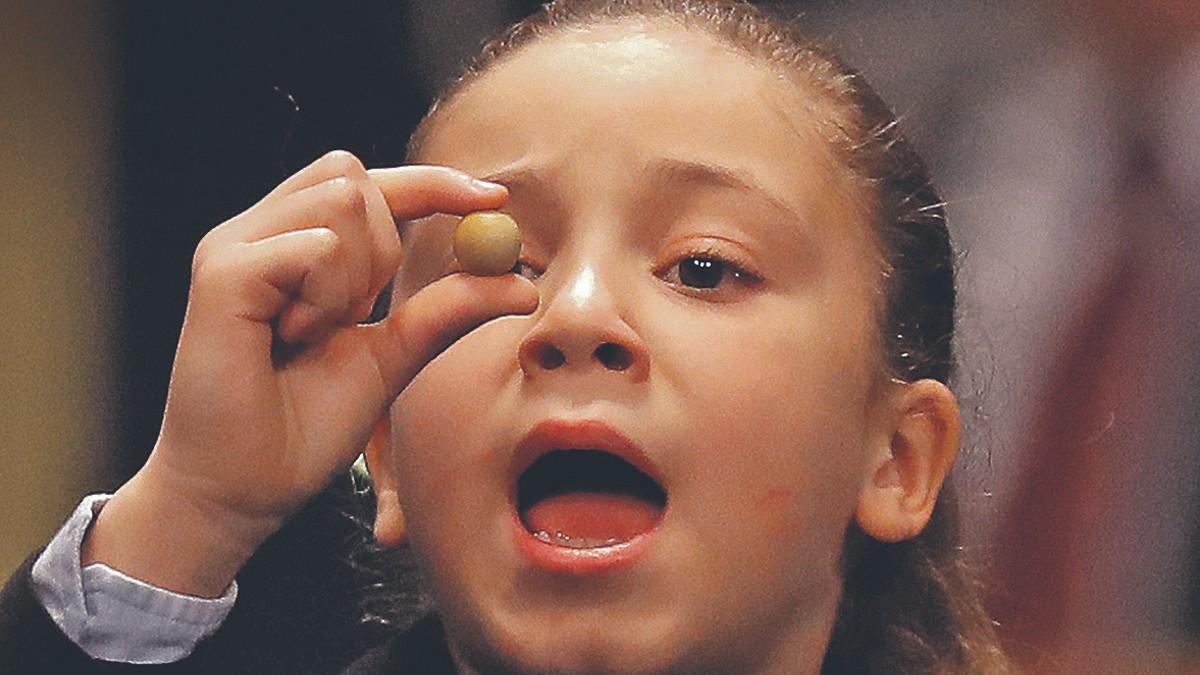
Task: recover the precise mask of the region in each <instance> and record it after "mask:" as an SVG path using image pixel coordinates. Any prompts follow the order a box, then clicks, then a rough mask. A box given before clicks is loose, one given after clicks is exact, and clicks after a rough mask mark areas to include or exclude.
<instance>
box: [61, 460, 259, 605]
mask: <svg viewBox="0 0 1200 675" xmlns="http://www.w3.org/2000/svg"><path fill="white" fill-rule="evenodd" d="M277 527H278V525H277V524H273V523H265V522H249V521H246V522H242V521H241V520H240V519H239V518H238V517H236V516H235V515H233V514H230V513H228V512H227V511H224V510H223V509H221V508H219V507H216V506H214V505H211V504H195V503H192V502H191V501H190V500H188V499H184V498H181V497H180V495H179V494H178V492H177V491H175V490H172V489H170V488H169V487H167V486H162V485H158V484H156V483H155V482H154V481H152V480H150V479H148V477H147V476H146V475H145V470H144V469H143V471H142V472H139V473H138V474H137V475H135V476H134V477H133V478H132V479H130V481H129V482H128V483H126V484H125V485H123V486H122V487H121V488H120V489H119V490H117V492H116V494H114V495H113V497H112V499H110V500H109V501H108V503H107V504H105V506H104V508H103V509H102V510H101V511H100V513H99V514H98V515H97V516H96V519H95V520H94V521H93V522H92V525H91V528H90V529H89V531H88V533H87V536H86V537H85V539H84V542H83V549H82V551H81V562H82V564H83V565H88V564H90V563H94V562H100V563H104V564H105V565H108V566H109V567H112V568H113V569H116V570H119V571H120V572H122V573H124V574H127V575H129V576H131V577H134V578H135V579H139V580H141V581H144V582H146V583H148V584H151V585H154V586H157V587H159V588H164V589H166V590H169V591H174V592H176V593H182V594H184V595H191V596H196V597H203V598H216V597H219V596H221V595H222V594H223V593H224V592H225V590H226V589H227V588H228V587H229V584H230V583H232V581H233V579H234V577H235V576H236V575H237V572H238V570H240V569H241V567H242V565H243V564H244V563H245V562H246V560H248V559H249V558H250V556H251V555H253V553H254V551H255V549H257V547H258V546H259V544H261V543H262V542H263V541H264V540H265V539H266V538H267V537H269V536H270V534H271V533H272V532H274V530H275V529H276V528H277Z"/></svg>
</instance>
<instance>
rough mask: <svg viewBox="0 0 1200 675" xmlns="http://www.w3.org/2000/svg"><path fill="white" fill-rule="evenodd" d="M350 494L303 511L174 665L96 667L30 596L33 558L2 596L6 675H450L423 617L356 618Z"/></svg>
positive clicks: (0, 633)
mask: <svg viewBox="0 0 1200 675" xmlns="http://www.w3.org/2000/svg"><path fill="white" fill-rule="evenodd" d="M345 487H346V486H339V489H331V490H330V491H328V492H326V493H325V494H323V495H321V496H320V497H318V498H317V499H315V500H314V501H313V503H311V504H310V505H309V506H308V507H306V508H305V509H304V510H303V511H302V512H301V513H300V514H299V515H298V516H297V517H296V518H294V519H293V520H292V521H291V522H290V523H289V524H288V525H287V526H285V527H284V528H283V529H281V530H280V531H279V532H278V533H277V534H276V535H275V536H274V537H272V538H271V539H270V540H269V541H268V542H267V543H266V544H264V545H263V546H262V548H260V549H259V551H258V552H257V553H256V554H255V555H254V557H253V558H251V560H250V561H249V562H248V563H247V565H246V566H245V567H244V568H243V570H242V571H241V573H240V574H239V575H238V600H237V603H236V604H235V605H234V608H233V610H232V611H231V612H230V613H229V616H228V617H227V618H226V620H225V623H223V624H222V625H221V628H220V629H219V630H218V631H217V632H216V633H215V634H214V635H213V636H211V637H210V638H208V639H207V640H205V641H203V642H202V643H200V645H198V646H197V648H196V650H195V652H193V653H192V655H191V656H189V657H188V658H186V659H184V660H183V661H180V662H178V663H174V664H169V665H158V666H133V665H128V664H116V663H107V662H100V661H93V660H92V659H90V658H89V657H88V656H87V655H86V654H85V653H84V652H83V651H82V650H80V649H79V648H78V647H76V646H75V645H74V643H72V642H71V641H70V640H69V639H68V638H67V637H66V636H65V635H63V633H62V632H61V631H60V630H59V629H58V626H57V625H55V623H54V622H53V621H52V620H51V619H50V617H49V615H47V614H46V612H45V610H44V609H43V608H42V606H41V604H40V603H39V602H38V600H37V598H36V597H35V596H34V594H33V590H32V587H31V583H30V582H31V577H30V574H31V570H32V567H33V563H34V561H35V560H36V559H37V555H38V554H37V553H35V554H34V555H31V556H30V557H29V558H28V559H27V560H26V561H25V562H24V563H23V564H22V565H21V567H20V568H18V569H17V571H16V572H15V573H14V574H13V576H12V577H11V578H10V579H9V580H8V582H7V584H5V586H4V589H3V591H0V673H3V674H4V675H25V674H26V673H47V674H50V673H53V674H54V675H60V674H68V673H71V674H73V673H127V672H133V673H171V674H174V673H221V674H225V673H256V674H271V673H281V674H282V673H288V674H300V673H312V674H336V673H342V672H346V673H354V674H356V675H373V674H376V673H380V674H382V673H387V674H389V675H395V674H399V673H448V672H453V669H452V667H451V664H450V661H449V657H448V655H447V652H446V647H445V638H444V635H443V633H442V630H441V626H440V624H439V623H438V622H437V620H436V619H434V618H432V617H427V618H425V619H422V620H420V621H418V622H417V623H415V624H414V625H413V626H412V627H410V628H409V629H408V630H407V631H404V632H403V633H401V634H398V635H397V634H396V632H395V631H393V630H389V629H386V628H381V627H378V626H372V625H369V624H363V623H362V622H361V621H360V620H359V617H360V609H361V599H362V597H363V587H364V580H363V577H362V575H360V574H359V573H357V572H356V571H355V569H354V568H353V567H352V566H351V565H349V564H347V551H348V550H349V548H350V547H352V546H353V545H354V541H355V539H356V538H361V536H362V534H363V533H362V528H361V527H359V526H357V525H355V523H354V521H353V520H352V519H351V518H350V517H348V516H347V512H346V505H347V494H346V493H347V492H348V490H346V489H345Z"/></svg>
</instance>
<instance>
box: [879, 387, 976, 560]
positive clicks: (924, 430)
mask: <svg viewBox="0 0 1200 675" xmlns="http://www.w3.org/2000/svg"><path fill="white" fill-rule="evenodd" d="M883 395H884V396H886V397H887V398H888V399H889V400H887V401H885V403H884V411H885V412H884V413H883V419H882V420H881V423H882V426H881V427H880V433H878V434H875V435H873V437H874V438H878V439H879V441H878V443H877V444H876V446H875V447H873V448H871V449H870V451H869V453H868V457H867V472H866V481H865V482H864V484H863V489H862V493H861V494H860V495H859V500H858V510H857V511H856V513H855V518H856V519H857V521H858V526H859V527H860V528H861V529H862V530H863V531H864V532H866V533H867V534H869V535H871V536H872V537H874V538H875V539H878V540H880V541H886V542H897V541H902V540H904V539H910V538H912V537H915V536H917V535H918V534H920V532H921V530H923V529H925V525H926V524H928V523H929V518H930V516H932V515H933V507H934V505H935V504H936V503H937V496H938V492H939V491H940V490H941V488H942V483H943V482H944V481H945V480H946V475H947V474H948V473H949V472H950V467H951V466H953V465H954V458H955V456H957V454H958V443H959V430H960V421H959V413H958V402H957V401H956V400H955V398H954V394H953V393H951V391H950V389H949V388H948V387H946V385H944V384H942V383H941V382H937V381H936V380H919V381H917V382H913V383H901V384H898V385H896V388H895V389H893V390H892V391H890V392H888V393H886V394H883Z"/></svg>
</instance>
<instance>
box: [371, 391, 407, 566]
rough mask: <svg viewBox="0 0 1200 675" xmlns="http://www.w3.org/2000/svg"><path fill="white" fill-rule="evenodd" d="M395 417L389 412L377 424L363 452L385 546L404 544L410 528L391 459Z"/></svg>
mask: <svg viewBox="0 0 1200 675" xmlns="http://www.w3.org/2000/svg"><path fill="white" fill-rule="evenodd" d="M391 449H392V420H391V415H390V414H389V413H385V414H384V416H383V417H382V418H381V419H380V420H379V421H378V422H376V423H375V429H374V430H373V431H372V432H371V439H370V440H369V441H367V447H366V449H365V450H364V451H363V455H364V456H365V457H366V460H367V469H368V470H369V471H370V473H371V483H372V487H373V490H374V492H375V540H376V541H377V542H379V545H380V546H383V547H384V548H393V547H396V546H399V545H401V544H403V543H404V540H405V538H406V536H407V534H408V533H407V530H406V528H405V524H404V512H403V511H401V509H400V494H399V492H397V490H396V470H395V465H394V464H393V462H392V453H391Z"/></svg>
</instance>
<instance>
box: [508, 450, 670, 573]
mask: <svg viewBox="0 0 1200 675" xmlns="http://www.w3.org/2000/svg"><path fill="white" fill-rule="evenodd" d="M666 506H667V493H666V491H665V490H663V488H662V486H661V485H659V484H658V482H657V481H655V480H654V479H653V478H651V477H650V476H648V475H646V474H645V473H644V472H642V471H640V470H639V469H638V468H637V467H635V466H634V465H632V464H630V463H629V462H627V461H625V460H624V459H622V458H621V457H618V456H617V455H615V454H613V453H611V452H607V451H605V450H589V449H570V450H551V451H550V452H547V453H546V454H544V455H542V456H541V457H539V458H538V459H537V460H536V461H534V462H533V464H531V465H530V466H529V468H528V469H526V470H525V471H524V472H522V473H521V475H520V477H519V478H518V479H517V513H518V515H519V516H520V518H521V523H522V524H524V526H525V529H526V530H528V531H529V533H530V534H532V535H533V536H534V537H535V538H537V539H539V540H540V541H543V542H545V543H547V544H553V545H556V546H562V547H565V548H575V549H588V548H602V547H606V546H614V545H617V544H621V543H624V542H627V541H630V540H632V539H633V538H635V537H637V536H638V535H641V534H644V533H646V532H649V531H650V530H652V529H654V527H655V525H657V524H658V522H659V520H661V519H662V515H663V512H664V511H665V510H666Z"/></svg>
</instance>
